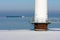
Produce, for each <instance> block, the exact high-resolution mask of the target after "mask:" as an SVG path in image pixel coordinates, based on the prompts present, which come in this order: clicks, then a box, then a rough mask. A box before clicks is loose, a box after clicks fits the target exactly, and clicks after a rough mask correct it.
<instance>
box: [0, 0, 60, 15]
mask: <svg viewBox="0 0 60 40" xmlns="http://www.w3.org/2000/svg"><path fill="white" fill-rule="evenodd" d="M34 1H35V0H0V16H3V15H21V14H22V15H23V14H24V15H25V12H26V13H27V14H30V15H33V13H34ZM48 12H49V13H51V12H55V13H57V12H58V13H60V0H48Z"/></svg>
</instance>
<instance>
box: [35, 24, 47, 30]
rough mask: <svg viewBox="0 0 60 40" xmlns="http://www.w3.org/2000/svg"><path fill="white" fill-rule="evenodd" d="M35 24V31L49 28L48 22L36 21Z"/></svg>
mask: <svg viewBox="0 0 60 40" xmlns="http://www.w3.org/2000/svg"><path fill="white" fill-rule="evenodd" d="M34 26H35V27H34V30H35V31H47V29H48V24H46V23H35V24H34Z"/></svg>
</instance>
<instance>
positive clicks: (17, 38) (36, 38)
mask: <svg viewBox="0 0 60 40" xmlns="http://www.w3.org/2000/svg"><path fill="white" fill-rule="evenodd" d="M54 30H55V29H54ZM0 40H60V31H31V30H0Z"/></svg>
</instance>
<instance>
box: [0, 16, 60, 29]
mask: <svg viewBox="0 0 60 40" xmlns="http://www.w3.org/2000/svg"><path fill="white" fill-rule="evenodd" d="M31 19H32V17H25V18H21V17H0V30H22V29H29V30H33V29H34V25H33V24H31ZM48 28H60V24H59V23H52V24H49V25H48Z"/></svg>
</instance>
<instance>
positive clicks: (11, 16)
mask: <svg viewBox="0 0 60 40" xmlns="http://www.w3.org/2000/svg"><path fill="white" fill-rule="evenodd" d="M6 17H22V16H6Z"/></svg>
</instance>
